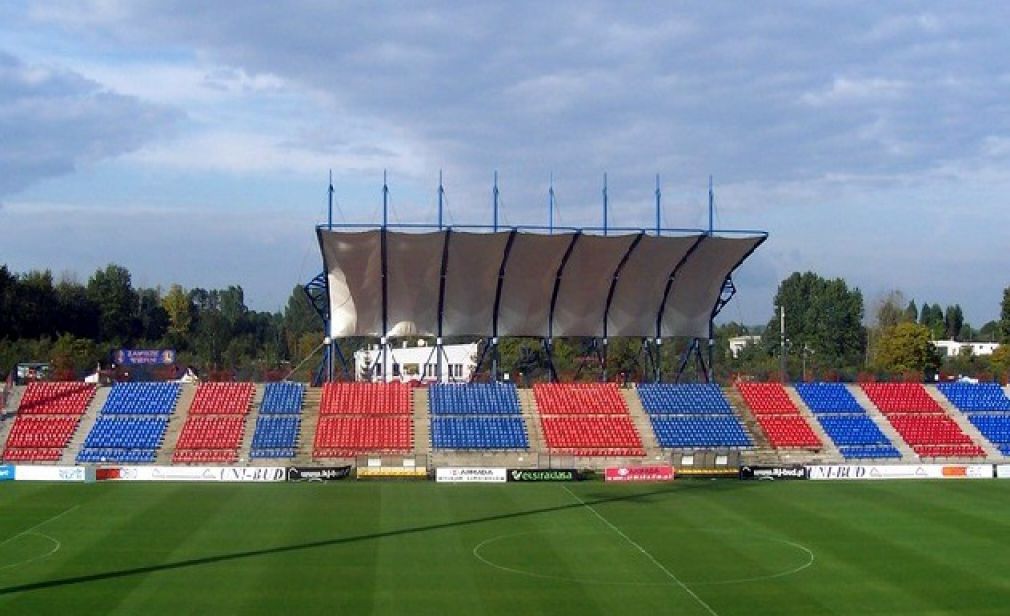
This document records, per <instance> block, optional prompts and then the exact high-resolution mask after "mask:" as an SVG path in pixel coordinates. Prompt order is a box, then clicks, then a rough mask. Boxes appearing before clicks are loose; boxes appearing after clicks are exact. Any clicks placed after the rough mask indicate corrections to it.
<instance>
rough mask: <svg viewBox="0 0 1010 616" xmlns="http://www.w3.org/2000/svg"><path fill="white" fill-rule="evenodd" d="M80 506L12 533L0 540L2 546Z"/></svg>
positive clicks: (0, 546)
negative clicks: (14, 533)
mask: <svg viewBox="0 0 1010 616" xmlns="http://www.w3.org/2000/svg"><path fill="white" fill-rule="evenodd" d="M80 506H81V505H80V504H77V505H74V506H72V507H70V508H68V509H65V510H64V511H61V512H60V513H57V514H56V515H54V516H53V517H51V518H48V519H46V520H42V521H41V522H39V523H38V524H36V525H35V526H32V527H31V528H28V529H25V530H23V531H21V532H20V533H18V534H16V535H11V536H10V537H7V538H6V539H4V540H3V541H0V548H2V547H3V546H5V545H7V544H8V543H10V542H11V541H14V540H15V539H17V538H18V537H20V536H22V535H27V534H28V533H30V532H32V531H35V530H38V529H40V528H42V527H43V526H45V525H46V524H48V523H50V522H52V521H53V520H56V519H59V518H62V517H63V516H65V515H67V514H68V513H70V512H71V511H73V510H74V509H77V508H78V507H80Z"/></svg>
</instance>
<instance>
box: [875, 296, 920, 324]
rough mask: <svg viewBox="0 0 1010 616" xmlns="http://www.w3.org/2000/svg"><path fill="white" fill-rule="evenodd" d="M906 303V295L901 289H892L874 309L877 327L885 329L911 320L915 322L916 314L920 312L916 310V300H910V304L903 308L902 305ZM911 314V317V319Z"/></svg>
mask: <svg viewBox="0 0 1010 616" xmlns="http://www.w3.org/2000/svg"><path fill="white" fill-rule="evenodd" d="M904 303H905V295H904V294H903V293H902V292H901V291H891V292H890V293H888V294H887V295H886V296H885V297H884V299H882V300H880V301H879V302H878V303H877V308H876V310H874V313H873V316H874V317H875V321H876V327H877V328H878V329H881V330H883V329H887V328H888V327H894V326H895V325H897V324H898V323H904V322H906V321H909V320H911V321H912V322H913V323H914V322H915V319H916V314H918V312H917V311H916V310H915V302H909V303H908V305H906V306H905V307H904V308H902V307H901V306H902V304H904ZM910 316H911V319H909V317H910Z"/></svg>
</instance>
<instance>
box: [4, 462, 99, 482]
mask: <svg viewBox="0 0 1010 616" xmlns="http://www.w3.org/2000/svg"><path fill="white" fill-rule="evenodd" d="M92 476H93V475H92ZM14 479H15V480H16V481H87V480H88V471H87V470H86V469H85V468H84V467H83V466H22V465H20V464H19V465H17V467H16V468H15V470H14Z"/></svg>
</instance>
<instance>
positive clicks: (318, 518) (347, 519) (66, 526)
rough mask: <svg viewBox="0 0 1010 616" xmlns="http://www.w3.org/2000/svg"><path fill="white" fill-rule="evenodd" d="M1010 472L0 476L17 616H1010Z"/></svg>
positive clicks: (0, 522) (4, 577)
mask: <svg viewBox="0 0 1010 616" xmlns="http://www.w3.org/2000/svg"><path fill="white" fill-rule="evenodd" d="M1008 553H1010V481H1007V482H1000V481H946V482H944V481H910V482H900V481H892V482H858V483H857V482H852V483H845V482H823V483H821V482H785V481H783V482H738V481H732V480H722V481H704V480H688V481H680V480H678V481H676V482H673V483H669V484H638V485H613V484H604V483H601V482H596V481H592V482H581V483H572V484H560V483H559V484H501V485H441V484H434V483H424V482H422V483H399V482H353V481H346V482H337V483H333V484H270V485H266V484H258V485H252V484H229V485H221V484H217V485H215V484H185V483H174V484H168V483H166V484H139V483H135V484H128V483H106V484H103V483H98V484H80V485H67V484H43V483H6V484H0V614H4V615H6V614H51V613H56V614H67V615H72V614H73V615H76V614H110V613H118V614H168V613H172V614H177V613H191V614H276V615H283V616H295V615H297V614H316V613H326V614H512V615H532V614H547V613H549V614H703V615H704V614H709V615H711V614H719V615H728V614H1007V613H1010V581H1008V576H1007V572H1008V570H1010V567H1008V566H1007V562H1008Z"/></svg>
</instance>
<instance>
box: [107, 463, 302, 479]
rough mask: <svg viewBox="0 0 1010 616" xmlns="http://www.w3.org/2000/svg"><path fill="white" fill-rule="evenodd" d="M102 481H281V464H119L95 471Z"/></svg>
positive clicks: (283, 470)
mask: <svg viewBox="0 0 1010 616" xmlns="http://www.w3.org/2000/svg"><path fill="white" fill-rule="evenodd" d="M97 475H98V479H99V480H104V481H110V480H112V481H224V482H238V481H242V482H271V481H284V480H285V479H286V478H287V469H286V468H285V467H283V466H122V467H118V468H103V469H99V470H98V472H97Z"/></svg>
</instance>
